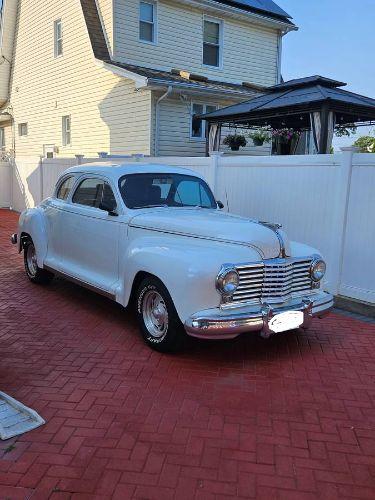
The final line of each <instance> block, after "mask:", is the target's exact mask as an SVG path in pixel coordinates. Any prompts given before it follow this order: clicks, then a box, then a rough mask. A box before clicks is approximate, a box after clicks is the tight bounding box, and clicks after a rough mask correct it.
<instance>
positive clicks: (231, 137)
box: [223, 134, 247, 151]
mask: <svg viewBox="0 0 375 500" xmlns="http://www.w3.org/2000/svg"><path fill="white" fill-rule="evenodd" d="M223 144H225V146H228V147H229V148H230V149H231V150H232V151H238V150H239V149H240V147H241V148H244V147H245V146H246V144H247V142H246V139H245V136H243V135H240V134H228V135H227V136H226V137H225V138H224V140H223Z"/></svg>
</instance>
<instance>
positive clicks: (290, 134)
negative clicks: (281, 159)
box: [272, 128, 301, 155]
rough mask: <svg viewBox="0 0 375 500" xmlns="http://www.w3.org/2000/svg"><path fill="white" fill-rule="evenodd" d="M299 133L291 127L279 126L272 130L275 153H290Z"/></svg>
mask: <svg viewBox="0 0 375 500" xmlns="http://www.w3.org/2000/svg"><path fill="white" fill-rule="evenodd" d="M300 135H301V132H300V131H299V130H294V129H293V128H279V129H274V130H272V137H273V139H274V140H275V143H276V148H277V153H278V154H279V155H290V154H291V152H292V151H293V149H294V146H295V145H296V143H297V142H298V139H299V137H300Z"/></svg>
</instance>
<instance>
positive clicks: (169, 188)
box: [119, 173, 217, 209]
mask: <svg viewBox="0 0 375 500" xmlns="http://www.w3.org/2000/svg"><path fill="white" fill-rule="evenodd" d="M119 188H120V193H121V196H122V199H123V200H124V203H125V205H126V206H127V207H128V208H132V209H137V208H151V207H202V208H217V205H216V201H215V198H214V196H213V194H212V192H211V190H210V188H209V187H208V185H207V184H206V182H205V181H204V180H203V179H200V178H199V177H194V176H192V175H182V174H174V173H171V174H150V173H148V174H129V175H124V176H123V177H121V179H120V180H119Z"/></svg>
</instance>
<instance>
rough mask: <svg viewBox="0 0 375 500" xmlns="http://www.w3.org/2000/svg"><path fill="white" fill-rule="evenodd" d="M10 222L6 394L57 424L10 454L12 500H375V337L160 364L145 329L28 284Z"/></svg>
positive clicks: (339, 319)
mask: <svg viewBox="0 0 375 500" xmlns="http://www.w3.org/2000/svg"><path fill="white" fill-rule="evenodd" d="M16 220H17V215H16V214H13V213H10V212H7V211H5V210H0V237H1V242H0V280H1V281H0V324H1V328H0V349H1V351H0V353H1V358H0V359H1V362H0V381H1V383H0V390H3V391H5V392H7V393H8V394H10V395H12V396H14V397H15V398H17V399H19V400H21V401H22V402H24V403H25V404H27V405H30V406H31V407H33V408H35V409H36V410H37V411H38V412H39V413H40V414H41V415H42V416H43V417H44V418H45V420H46V421H47V424H46V425H45V426H43V427H41V428H39V429H36V430H34V431H32V432H30V433H28V434H25V435H23V436H21V437H19V438H17V439H14V440H11V441H7V442H0V448H1V450H0V498H1V499H5V498H9V499H15V498H22V499H23V498H33V499H35V498H41V499H47V498H51V499H67V498H74V499H75V498H85V499H86V498H87V499H89V498H90V499H91V498H98V499H107V498H111V497H112V496H113V498H116V499H121V500H122V499H126V498H143V499H145V498H146V499H148V498H156V499H162V500H164V499H169V498H177V499H193V498H194V499H213V498H218V499H224V498H235V497H242V498H258V499H261V498H264V499H267V500H269V499H272V498H278V499H286V500H290V499H292V500H293V499H297V500H303V499H313V498H326V499H330V500H331V499H335V498H340V499H342V498H369V499H374V498H375V385H374V376H375V325H372V324H366V323H363V322H359V321H356V320H353V319H351V318H347V317H345V316H341V315H332V316H331V317H329V318H327V319H324V320H320V321H319V320H316V321H314V322H313V326H312V328H311V330H309V331H308V332H307V333H306V332H305V333H304V332H299V333H298V334H296V333H290V334H286V335H280V336H278V337H275V338H273V339H271V340H269V341H264V340H262V339H259V338H256V337H254V336H252V335H249V336H247V337H246V336H243V337H242V338H240V339H238V340H237V341H232V342H222V343H220V342H214V343H209V342H206V343H205V342H195V343H192V345H191V346H190V347H189V348H188V349H187V351H186V352H185V353H183V354H180V355H177V356H166V355H161V354H158V353H155V352H152V351H150V350H149V349H148V348H147V347H145V346H144V345H143V343H142V341H141V340H140V337H139V335H138V332H137V327H136V324H135V322H134V317H133V315H132V314H131V313H129V312H124V311H123V310H122V309H121V308H120V307H118V306H117V305H116V304H113V303H111V302H109V301H107V300H106V299H103V298H102V297H99V296H96V295H94V294H92V293H90V292H87V291H85V290H83V289H81V288H79V287H77V286H75V285H72V284H69V283H67V282H64V281H60V280H56V281H54V283H53V284H52V285H50V286H48V287H45V288H43V287H38V286H35V285H32V284H30V283H29V282H28V281H27V280H26V278H25V276H24V274H23V269H22V259H21V257H20V256H18V255H17V253H16V251H15V249H14V248H11V246H10V243H9V234H10V233H11V232H12V231H13V230H14V228H15V224H16Z"/></svg>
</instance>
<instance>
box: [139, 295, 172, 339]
mask: <svg viewBox="0 0 375 500" xmlns="http://www.w3.org/2000/svg"><path fill="white" fill-rule="evenodd" d="M142 315H143V321H144V322H145V325H146V328H147V330H148V331H149V333H150V334H151V335H152V336H153V337H156V338H160V337H162V336H163V335H164V334H165V332H166V331H167V329H168V311H167V307H166V305H165V302H164V299H163V297H162V296H161V295H160V293H158V292H156V291H155V290H149V291H148V292H146V294H145V296H144V298H143V304H142Z"/></svg>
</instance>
